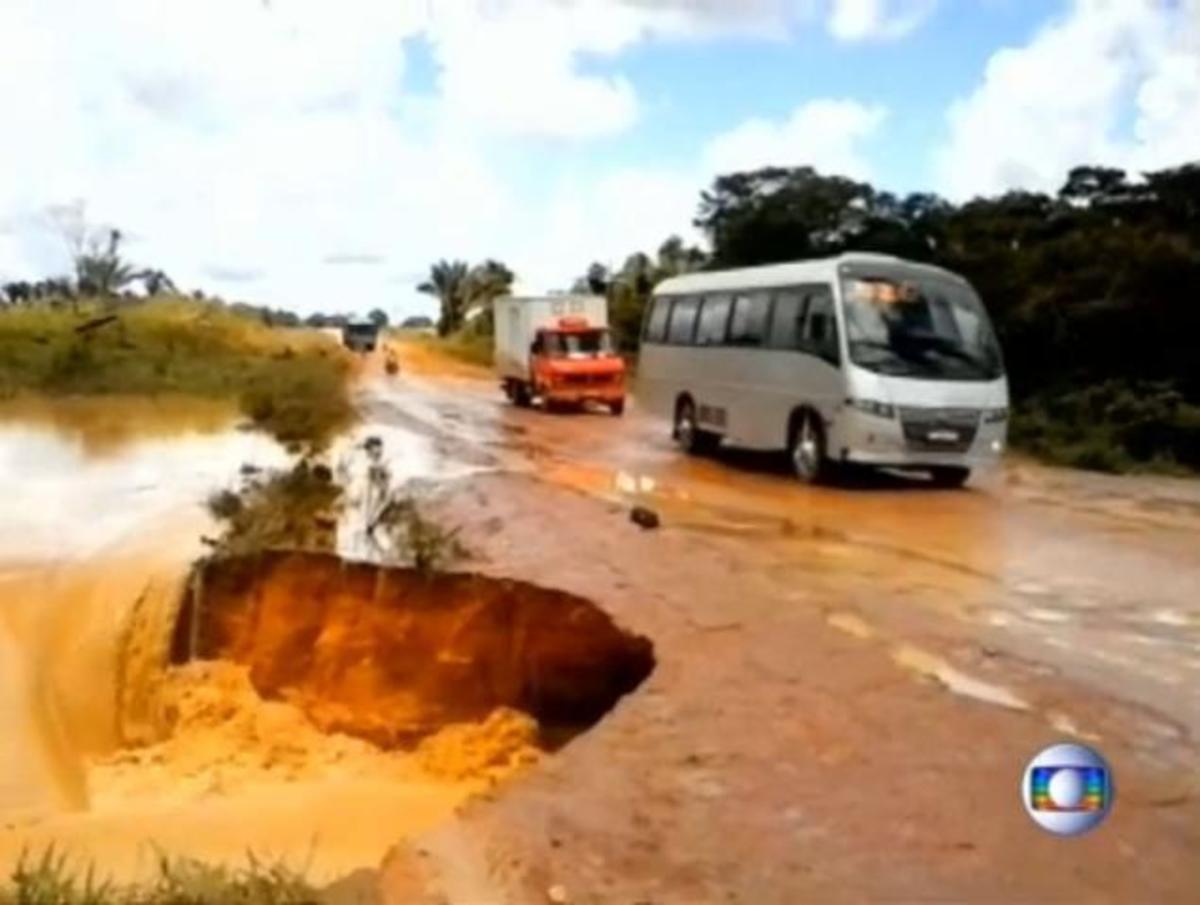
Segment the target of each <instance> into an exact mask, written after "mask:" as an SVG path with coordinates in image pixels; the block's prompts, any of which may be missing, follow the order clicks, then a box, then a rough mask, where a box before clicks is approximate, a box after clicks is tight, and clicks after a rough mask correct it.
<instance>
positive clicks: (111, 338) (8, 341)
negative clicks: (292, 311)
mask: <svg viewBox="0 0 1200 905" xmlns="http://www.w3.org/2000/svg"><path fill="white" fill-rule="evenodd" d="M108 314H112V315H115V317H116V320H114V321H113V322H111V323H106V324H104V325H102V326H97V327H96V328H95V329H91V330H87V331H85V332H79V328H80V327H83V326H85V325H87V324H89V323H91V322H94V321H95V320H96V319H97V318H98V317H102V316H105V315H108ZM348 375H349V360H348V357H347V356H346V354H345V353H344V352H343V351H342V350H341V349H340V347H338V346H336V345H335V344H333V343H332V342H330V341H329V340H328V339H327V338H325V337H322V336H320V335H318V334H316V333H313V332H309V331H304V330H295V329H286V328H273V327H268V326H266V325H264V324H263V323H262V322H261V321H258V320H256V319H254V318H251V317H246V316H244V315H240V314H236V313H234V312H231V311H229V310H228V309H226V308H224V307H222V306H219V305H215V304H212V303H205V302H195V301H191V300H185V299H175V298H158V299H154V300H151V301H147V302H141V303H132V304H130V303H126V304H121V305H119V306H116V307H112V308H107V309H102V308H101V307H100V306H98V305H94V304H93V305H85V306H81V307H80V309H79V310H71V309H69V308H67V307H65V306H51V305H49V304H39V305H29V306H13V307H9V308H6V309H0V398H3V397H11V396H14V395H17V394H21V393H38V394H49V395H117V394H120V395H158V394H173V395H180V394H184V395H194V396H205V397H225V398H233V399H237V400H238V401H239V403H240V405H241V407H242V409H243V411H245V413H246V414H247V415H249V416H250V417H251V419H252V420H253V421H254V422H255V423H256V424H257V425H259V426H260V427H261V428H263V429H264V430H266V431H268V432H270V433H271V434H272V435H274V436H275V437H276V438H277V439H279V440H280V441H281V442H282V443H284V444H286V445H290V446H305V447H310V448H313V449H320V448H322V447H324V446H325V445H326V444H327V443H328V442H329V440H330V439H332V437H333V436H334V435H335V434H336V433H337V432H338V431H339V430H341V429H342V428H343V427H345V426H346V424H348V423H349V422H350V421H351V420H352V417H353V410H352V407H351V405H350V401H349V394H348V390H347V378H348Z"/></svg>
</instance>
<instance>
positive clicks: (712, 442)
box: [674, 399, 719, 456]
mask: <svg viewBox="0 0 1200 905" xmlns="http://www.w3.org/2000/svg"><path fill="white" fill-rule="evenodd" d="M674 436H675V442H676V443H678V444H679V448H680V449H682V450H683V451H684V452H685V453H687V454H688V455H690V456H699V455H702V454H704V453H708V452H712V451H713V450H714V449H716V448H717V443H718V442H719V438H718V437H717V435H716V434H712V433H709V432H708V431H706V430H701V429H700V427H699V426H698V425H697V423H696V406H694V405H693V404H692V400H690V399H684V400H683V401H681V402H680V403H679V404H678V405H677V406H676V407H675V431H674Z"/></svg>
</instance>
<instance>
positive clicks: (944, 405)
mask: <svg viewBox="0 0 1200 905" xmlns="http://www.w3.org/2000/svg"><path fill="white" fill-rule="evenodd" d="M638 399H639V401H640V403H641V404H642V405H643V406H644V407H646V408H648V409H649V410H650V411H652V412H657V413H658V414H660V415H662V416H664V417H668V418H670V419H671V421H672V426H673V430H674V437H675V439H676V441H677V442H678V444H679V445H680V446H681V447H682V448H683V449H685V450H686V451H688V452H690V453H699V452H703V451H705V450H707V449H712V448H713V447H715V446H717V445H718V444H720V443H726V444H729V445H733V446H740V447H746V448H750V449H784V450H787V452H788V454H789V458H790V461H791V464H792V467H793V468H794V470H795V472H796V475H797V476H798V477H799V478H800V479H801V480H803V481H806V482H809V483H815V482H819V481H821V480H823V479H825V478H827V477H829V475H830V473H831V471H833V470H834V468H835V467H836V465H837V464H838V463H847V464H851V463H852V464H858V465H869V466H879V467H887V468H904V469H919V470H921V471H924V472H927V473H928V474H929V475H930V476H931V477H932V478H933V480H934V482H936V483H938V484H940V485H943V486H959V485H961V484H962V483H963V482H964V481H966V480H967V478H968V477H969V476H970V473H971V470H972V469H975V468H979V467H983V466H987V465H991V464H993V463H995V462H996V461H997V460H998V459H999V457H1000V454H1001V453H1002V452H1003V450H1004V445H1005V440H1006V433H1007V421H1008V382H1007V380H1006V379H1005V375H1004V363H1003V359H1002V357H1001V354H1000V346H999V344H998V343H997V341H996V335H995V332H994V330H993V329H992V325H991V322H990V321H989V320H988V316H987V312H986V310H985V309H984V307H983V303H982V302H981V301H980V300H979V296H978V295H977V294H976V293H975V291H974V290H973V289H972V288H971V285H970V284H969V283H968V282H967V281H966V280H965V279H963V278H962V277H960V276H958V275H957V274H954V273H951V272H949V271H946V270H943V269H941V268H938V267H933V266H930V265H927V264H919V263H915V262H912V261H905V260H902V259H900V258H895V257H891V256H888V255H878V254H866V253H849V254H844V255H841V256H839V257H836V258H828V259H824V260H813V261H802V262H798V263H794V264H773V265H769V266H765V267H750V268H744V269H740V270H725V271H711V272H706V273H693V274H687V275H684V276H679V277H673V278H671V279H668V280H665V281H663V282H662V283H660V284H659V285H658V287H657V288H656V289H655V291H654V295H653V298H652V299H651V302H650V305H649V306H648V308H647V311H646V316H645V320H644V322H643V325H642V343H641V354H640V357H639V361H638Z"/></svg>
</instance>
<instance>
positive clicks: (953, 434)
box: [925, 430, 958, 443]
mask: <svg viewBox="0 0 1200 905" xmlns="http://www.w3.org/2000/svg"><path fill="white" fill-rule="evenodd" d="M925 437H926V439H927V440H929V442H930V443H957V442H958V431H952V430H931V431H930V432H929V433H927V434H926V435H925Z"/></svg>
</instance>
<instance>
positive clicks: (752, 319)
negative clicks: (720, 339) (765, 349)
mask: <svg viewBox="0 0 1200 905" xmlns="http://www.w3.org/2000/svg"><path fill="white" fill-rule="evenodd" d="M769 301H770V300H769V298H768V297H767V294H766V293H765V292H755V293H753V294H749V295H738V296H734V299H733V316H732V318H731V319H730V321H729V345H731V346H749V347H752V348H757V347H759V346H761V345H762V343H763V338H764V337H765V336H766V335H767V326H768V324H767V317H768V315H769V314H770V304H769Z"/></svg>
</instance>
